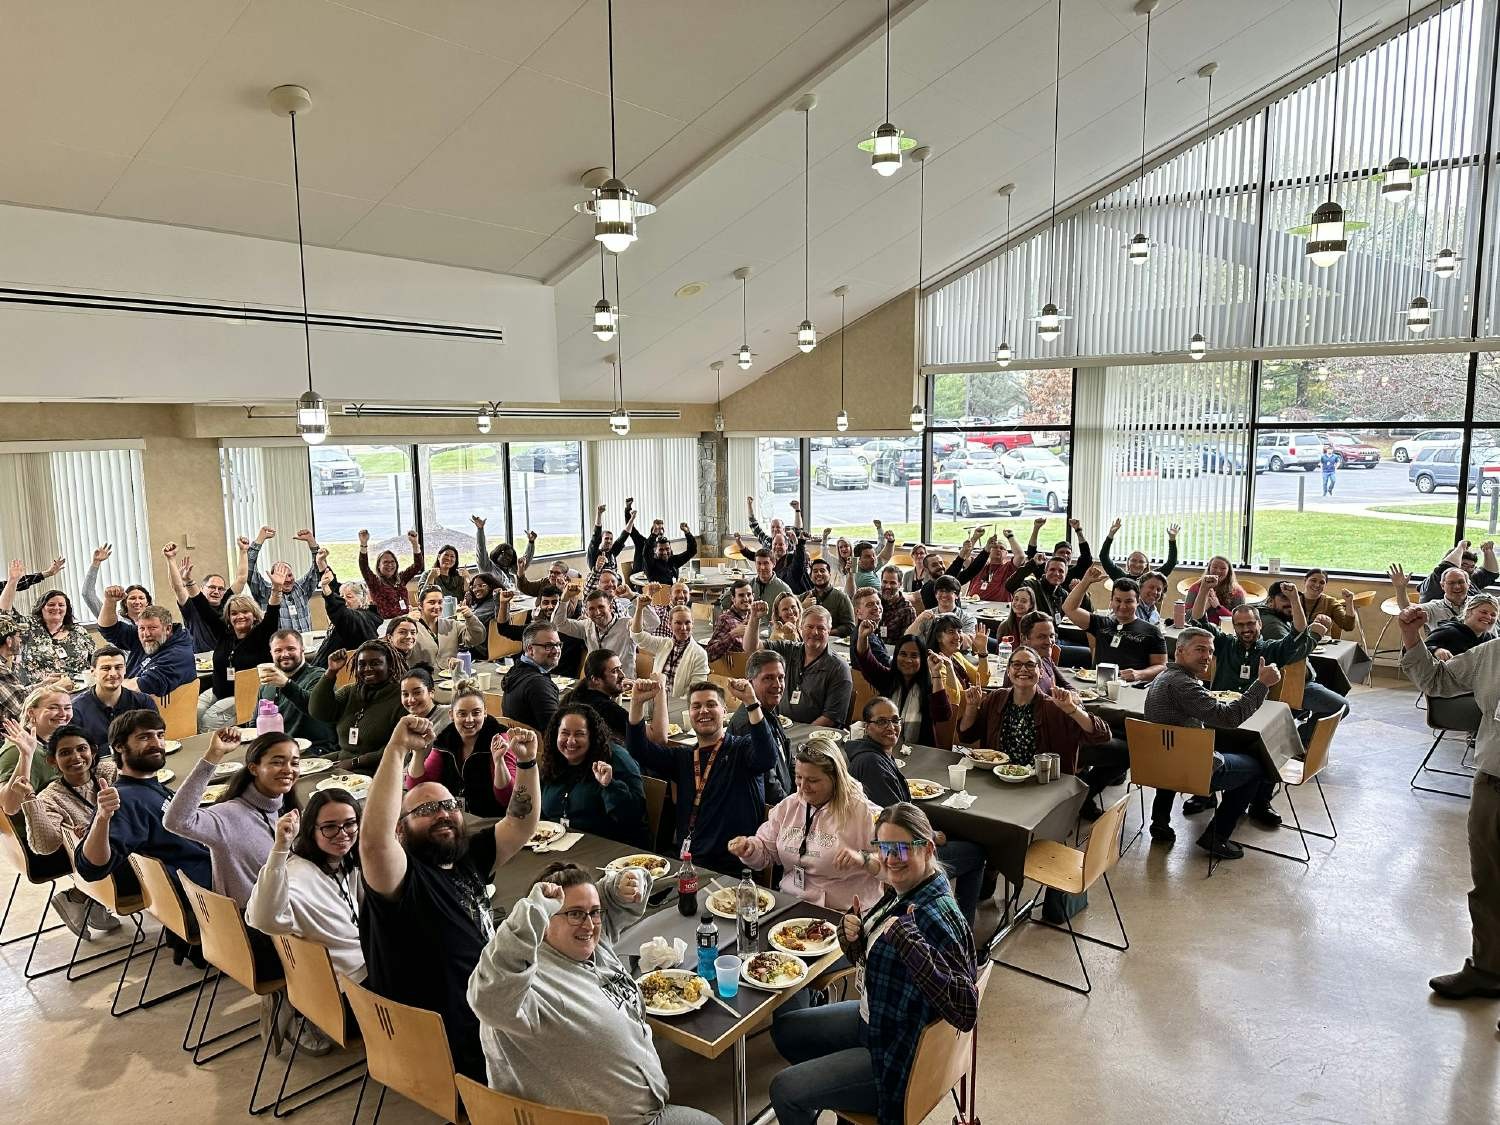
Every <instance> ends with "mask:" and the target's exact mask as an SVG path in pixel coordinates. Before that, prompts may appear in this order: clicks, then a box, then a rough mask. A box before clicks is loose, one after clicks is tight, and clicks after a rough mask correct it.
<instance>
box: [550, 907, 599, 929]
mask: <svg viewBox="0 0 1500 1125" xmlns="http://www.w3.org/2000/svg"><path fill="white" fill-rule="evenodd" d="M557 913H558V916H559V917H561V918H566V919H567V920H568V924H569V925H572V926H581V925H583V923H584V922H585V921H589V922H592V923H593V924H594V925H596V926H597V925H598V924H599V920H600V919H601V918H603V917H604V910H603V909H602V908H601V907H598V906H595V907H591V908H590V909H588V910H585V909H583V907H581V906H575V907H572V908H571V909H569V910H559V911H558V912H557Z"/></svg>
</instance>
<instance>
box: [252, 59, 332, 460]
mask: <svg viewBox="0 0 1500 1125" xmlns="http://www.w3.org/2000/svg"><path fill="white" fill-rule="evenodd" d="M267 100H268V101H269V102H270V103H271V108H272V109H273V110H275V111H276V112H277V113H279V114H285V115H286V116H287V117H289V118H291V122H292V193H293V195H294V196H295V198H296V200H297V265H298V268H299V271H300V273H301V277H302V346H303V351H304V352H305V353H306V356H307V390H305V391H303V392H302V394H301V395H300V396H298V398H297V433H298V434H300V435H301V437H302V440H303V441H305V442H307V444H308V445H322V444H323V442H324V441H326V440H327V438H328V408H327V407H326V406H325V405H324V404H323V399H322V397H321V396H320V395H319V394H318V392H317V391H315V390H313V370H312V328H311V326H310V325H309V324H308V317H307V245H306V243H305V241H304V239H303V235H302V169H301V164H300V162H299V158H298V152H297V114H299V113H306V112H308V111H309V110H310V109H312V95H311V94H309V93H308V92H307V91H306V90H305V89H303V88H302V87H301V86H277V87H276V88H275V89H274V90H272V91H271V92H270V93H269V94H268V95H267Z"/></svg>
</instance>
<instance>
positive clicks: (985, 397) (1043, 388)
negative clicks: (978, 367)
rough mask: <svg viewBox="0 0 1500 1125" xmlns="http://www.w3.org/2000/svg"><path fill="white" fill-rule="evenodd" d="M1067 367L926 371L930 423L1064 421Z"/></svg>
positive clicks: (1068, 404) (1069, 405)
mask: <svg viewBox="0 0 1500 1125" xmlns="http://www.w3.org/2000/svg"><path fill="white" fill-rule="evenodd" d="M1072 409H1073V369H1072V368H1071V367H1061V368H1057V369H1055V370H1052V371H983V372H979V373H978V374H974V375H963V374H956V373H948V374H943V375H934V376H933V377H932V422H933V425H935V426H1066V425H1067V424H1068V422H1069V414H1070V413H1071V411H1072Z"/></svg>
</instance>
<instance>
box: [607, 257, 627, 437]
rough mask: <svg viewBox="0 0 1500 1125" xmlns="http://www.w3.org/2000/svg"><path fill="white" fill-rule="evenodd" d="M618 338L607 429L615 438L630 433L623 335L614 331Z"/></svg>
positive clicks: (617, 295) (617, 275)
mask: <svg viewBox="0 0 1500 1125" xmlns="http://www.w3.org/2000/svg"><path fill="white" fill-rule="evenodd" d="M619 303H620V259H619V258H618V257H616V258H615V304H616V305H619ZM616 333H617V334H618V335H619V337H620V343H619V348H620V350H619V351H618V352H616V353H615V355H614V356H613V357H612V360H613V364H614V377H615V378H614V383H615V387H614V390H615V408H614V410H612V411H610V415H609V428H610V429H611V430H613V431H614V433H615V436H616V437H624V436H625V435H626V434H628V433H629V432H630V411H628V410H626V409H625V333H624V332H621V331H619V329H616Z"/></svg>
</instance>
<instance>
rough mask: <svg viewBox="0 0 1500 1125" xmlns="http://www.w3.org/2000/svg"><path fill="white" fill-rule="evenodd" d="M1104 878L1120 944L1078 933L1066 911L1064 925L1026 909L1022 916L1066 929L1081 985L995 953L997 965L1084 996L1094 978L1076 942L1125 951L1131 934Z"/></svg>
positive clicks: (1032, 921)
mask: <svg viewBox="0 0 1500 1125" xmlns="http://www.w3.org/2000/svg"><path fill="white" fill-rule="evenodd" d="M1103 880H1104V889H1105V891H1106V892H1107V893H1108V894H1109V903H1110V906H1112V907H1113V908H1114V912H1115V922H1116V924H1117V925H1118V926H1119V927H1120V937H1121V939H1122V941H1121V944H1118V945H1117V944H1115V943H1114V942H1112V941H1106V940H1104V939H1103V938H1101V937H1095V936H1093V935H1092V934H1081V933H1079V932H1078V931H1077V930H1075V929H1074V928H1073V919H1072V918H1071V917H1069V916H1068V915H1066V914H1064V915H1063V922H1064V923H1065V925H1064V926H1059V925H1058V924H1057V923H1056V922H1048V921H1045V920H1043V919H1040V918H1036V917H1034V916H1032V915H1031V914H1030V913H1029V912H1028V914H1027V915H1026V917H1025V918H1024V919H1023V920H1024V921H1027V922H1030V923H1031V924H1032V925H1035V926H1045V927H1047V928H1048V929H1049V930H1058V931H1062V930H1064V929H1066V932H1067V934H1068V937H1069V938H1071V939H1072V941H1073V953H1074V955H1075V956H1076V957H1077V958H1078V967H1079V968H1080V969H1081V970H1083V987H1082V988H1080V987H1079V986H1078V985H1076V984H1073V983H1072V982H1070V981H1065V980H1061V979H1059V978H1057V977H1052V976H1048V975H1047V974H1046V973H1039V972H1037V971H1035V970H1034V969H1028V968H1025V967H1023V966H1021V965H1015V964H1012V963H1011V962H1009V961H1002V960H1000V958H998V957H996V958H994V963H995V964H996V965H1000V966H1002V967H1004V968H1007V969H1011V970H1013V971H1015V972H1018V973H1021V974H1022V975H1024V976H1028V977H1033V978H1035V979H1036V980H1042V981H1046V982H1047V983H1048V984H1055V985H1057V986H1058V987H1059V988H1066V989H1068V990H1069V991H1070V992H1077V993H1079V994H1080V995H1082V996H1087V995H1088V994H1089V993H1091V992H1092V991H1093V990H1094V984H1093V981H1092V980H1091V979H1090V978H1089V967H1088V965H1087V964H1086V963H1085V962H1084V959H1083V947H1082V946H1081V945H1079V944H1078V943H1079V942H1080V941H1088V942H1093V943H1094V944H1095V945H1102V946H1104V947H1105V948H1106V949H1113V950H1116V951H1117V952H1120V953H1124V952H1125V951H1126V950H1128V949H1129V948H1130V935H1129V934H1127V933H1126V932H1125V919H1124V918H1122V917H1121V915H1120V904H1119V902H1118V901H1116V899H1115V891H1114V888H1113V887H1111V886H1110V885H1109V876H1108V874H1106V875H1104V877H1103ZM1053 889H1057V888H1053Z"/></svg>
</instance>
